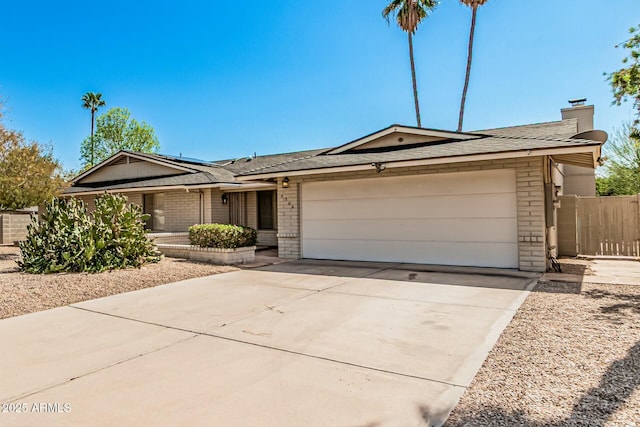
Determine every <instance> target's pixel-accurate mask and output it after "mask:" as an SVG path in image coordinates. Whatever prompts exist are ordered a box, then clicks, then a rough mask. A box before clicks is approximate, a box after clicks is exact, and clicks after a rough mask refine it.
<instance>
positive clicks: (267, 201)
mask: <svg viewBox="0 0 640 427" xmlns="http://www.w3.org/2000/svg"><path fill="white" fill-rule="evenodd" d="M275 228H276V192H275V191H258V229H260V230H274V229H275Z"/></svg>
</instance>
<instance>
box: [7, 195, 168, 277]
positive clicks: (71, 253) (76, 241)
mask: <svg viewBox="0 0 640 427" xmlns="http://www.w3.org/2000/svg"><path fill="white" fill-rule="evenodd" d="M144 219H145V215H143V214H142V209H141V208H140V207H139V206H136V205H131V204H128V203H127V199H126V198H125V197H124V196H120V195H113V194H105V195H104V196H102V197H100V198H98V199H96V209H95V211H93V212H92V213H91V214H88V213H87V208H86V206H85V204H84V203H83V202H82V201H81V200H77V199H74V198H70V199H55V198H54V199H52V200H51V201H49V202H47V204H46V206H45V212H44V214H43V215H42V218H41V219H40V220H37V219H34V221H33V222H32V223H31V224H30V225H29V226H28V229H27V230H28V234H27V238H26V240H24V241H22V242H20V251H21V253H22V261H21V262H19V263H18V264H19V266H20V268H21V269H22V270H23V271H25V272H28V273H36V274H48V273H58V272H100V271H104V270H114V269H120V268H127V267H139V266H141V265H143V264H145V263H147V262H158V261H159V260H160V253H159V252H158V250H157V249H156V247H155V245H154V244H153V242H151V241H150V240H149V239H148V238H147V236H146V234H145V231H144Z"/></svg>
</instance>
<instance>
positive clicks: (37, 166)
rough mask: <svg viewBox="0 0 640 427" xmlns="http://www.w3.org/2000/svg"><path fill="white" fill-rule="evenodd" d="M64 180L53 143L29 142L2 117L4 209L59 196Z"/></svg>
mask: <svg viewBox="0 0 640 427" xmlns="http://www.w3.org/2000/svg"><path fill="white" fill-rule="evenodd" d="M1 118H2V114H1V113H0V119H1ZM64 182H65V181H64V176H63V173H62V168H61V166H60V164H59V163H58V161H57V160H56V159H55V158H54V157H53V154H52V151H51V147H47V146H43V145H40V144H38V143H37V142H35V141H33V142H27V141H26V140H25V138H24V136H23V134H22V133H20V132H17V131H14V130H10V129H7V128H6V127H5V126H4V125H3V123H2V122H1V121H0V210H16V209H22V208H26V207H29V206H36V205H39V204H40V203H42V202H43V201H45V200H47V199H48V198H51V197H53V196H55V195H56V194H57V193H58V192H59V191H60V190H61V189H62V188H63V186H64Z"/></svg>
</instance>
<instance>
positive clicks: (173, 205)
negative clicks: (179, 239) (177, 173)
mask: <svg viewBox="0 0 640 427" xmlns="http://www.w3.org/2000/svg"><path fill="white" fill-rule="evenodd" d="M164 194H165V200H164V231H187V230H188V229H189V227H190V226H192V225H194V224H199V223H200V194H199V193H198V192H197V191H193V192H189V193H187V192H186V191H185V190H176V191H167V192H165V193H164Z"/></svg>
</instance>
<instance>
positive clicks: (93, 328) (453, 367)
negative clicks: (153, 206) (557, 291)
mask: <svg viewBox="0 0 640 427" xmlns="http://www.w3.org/2000/svg"><path fill="white" fill-rule="evenodd" d="M432 269H433V267H427V266H424V267H421V266H415V265H399V264H394V265H390V264H373V263H346V262H332V263H321V262H311V261H304V262H303V261H301V262H291V263H285V264H280V265H277V266H272V267H268V268H262V269H259V270H242V271H237V272H233V273H227V274H221V275H217V276H211V277H205V278H200V279H193V280H187V281H184V282H178V283H173V284H169V285H164V286H158V287H155V288H149V289H144V290H141V291H136V292H131V293H127V294H121V295H116V296H111V297H107V298H102V299H98V300H92V301H87V302H83V303H78V304H74V305H71V306H68V307H62V308H57V309H53V310H48V311H44V312H40V313H34V314H29V315H25V316H20V317H15V318H10V319H5V320H0V342H1V343H2V344H1V346H0V371H1V372H2V380H1V382H0V405H2V406H1V407H0V425H12V426H19V425H34V424H40V425H44V424H46V425H93V426H101V425H105V426H106V425H166V426H171V425H218V426H227V425H228V426H251V427H254V426H421V425H439V424H441V423H442V422H443V421H444V419H445V418H446V416H447V415H448V413H449V412H450V411H451V409H452V408H453V407H454V406H455V404H456V402H457V400H458V399H459V397H460V396H461V395H462V393H463V392H464V390H465V387H467V386H468V385H469V383H470V382H471V380H472V378H473V376H474V375H475V373H476V372H477V370H478V369H479V368H480V366H481V365H482V362H483V360H484V359H485V357H486V355H487V353H488V352H489V350H490V349H491V348H492V346H493V345H494V343H495V341H496V340H497V338H498V337H499V335H500V333H501V332H502V330H503V329H504V327H505V326H506V325H507V324H508V323H509V321H510V320H511V318H512V316H513V314H514V313H515V310H517V308H518V307H519V306H520V304H521V303H522V301H523V300H524V298H525V297H526V294H527V290H528V289H530V288H531V287H532V285H533V284H534V283H535V281H536V278H537V276H536V275H532V274H524V273H518V272H513V271H510V272H507V274H508V275H504V273H505V272H504V271H498V270H478V272H482V273H483V274H474V272H476V270H473V269H466V270H465V271H464V274H459V273H456V272H455V271H456V270H455V269H445V270H444V271H441V272H434V271H429V270H432Z"/></svg>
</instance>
